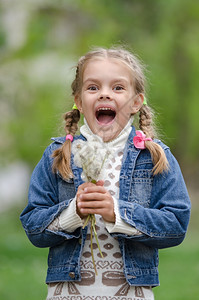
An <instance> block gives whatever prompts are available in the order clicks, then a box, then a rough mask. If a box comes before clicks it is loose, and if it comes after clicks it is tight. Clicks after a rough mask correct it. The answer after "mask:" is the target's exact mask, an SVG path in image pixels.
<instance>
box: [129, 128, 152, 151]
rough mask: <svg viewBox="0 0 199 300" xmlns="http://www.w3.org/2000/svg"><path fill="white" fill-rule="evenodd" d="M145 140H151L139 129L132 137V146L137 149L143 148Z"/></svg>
mask: <svg viewBox="0 0 199 300" xmlns="http://www.w3.org/2000/svg"><path fill="white" fill-rule="evenodd" d="M145 141H152V139H151V138H146V135H145V134H144V133H143V132H142V131H141V130H137V131H136V136H134V138H133V143H134V146H135V147H136V148H138V149H145V148H146V147H145Z"/></svg>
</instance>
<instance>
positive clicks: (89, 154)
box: [72, 135, 111, 274]
mask: <svg viewBox="0 0 199 300" xmlns="http://www.w3.org/2000/svg"><path fill="white" fill-rule="evenodd" d="M72 153H73V155H74V163H75V164H76V166H77V167H80V168H82V169H83V171H82V174H81V177H82V180H84V181H86V182H92V183H96V182H97V181H98V180H101V179H103V168H104V165H105V162H106V160H107V158H108V157H109V156H110V155H111V151H110V150H109V149H108V148H107V145H106V144H105V143H104V142H103V141H102V139H101V138H100V137H99V136H97V135H94V136H93V138H92V139H91V140H89V141H83V140H80V139H78V140H76V141H74V142H73V144H72ZM89 222H90V223H91V234H90V240H91V255H92V261H93V266H94V269H95V273H96V274H97V269H96V266H95V260H94V254H93V240H92V239H93V237H92V234H93V232H94V236H95V239H96V242H97V245H98V249H99V252H100V254H101V257H103V254H102V252H101V249H100V245H99V241H98V238H97V232H96V228H95V225H96V219H95V215H93V214H90V215H88V217H87V219H86V221H85V223H84V225H83V228H85V227H86V226H87V225H88V223H89Z"/></svg>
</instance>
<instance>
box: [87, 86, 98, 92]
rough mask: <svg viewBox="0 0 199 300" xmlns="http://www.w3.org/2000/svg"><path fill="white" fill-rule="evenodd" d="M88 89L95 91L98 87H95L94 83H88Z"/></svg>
mask: <svg viewBox="0 0 199 300" xmlns="http://www.w3.org/2000/svg"><path fill="white" fill-rule="evenodd" d="M88 90H89V91H97V90H98V87H97V86H96V85H90V86H89V87H88Z"/></svg>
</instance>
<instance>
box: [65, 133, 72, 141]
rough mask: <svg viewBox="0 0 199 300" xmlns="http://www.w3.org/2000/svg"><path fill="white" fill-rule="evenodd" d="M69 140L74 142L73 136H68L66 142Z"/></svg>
mask: <svg viewBox="0 0 199 300" xmlns="http://www.w3.org/2000/svg"><path fill="white" fill-rule="evenodd" d="M67 140H70V141H71V142H72V141H73V136H72V135H71V134H67V136H66V141H67Z"/></svg>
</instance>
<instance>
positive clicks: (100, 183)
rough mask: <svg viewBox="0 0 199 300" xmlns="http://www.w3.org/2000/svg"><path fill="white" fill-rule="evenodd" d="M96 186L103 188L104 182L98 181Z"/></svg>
mask: <svg viewBox="0 0 199 300" xmlns="http://www.w3.org/2000/svg"><path fill="white" fill-rule="evenodd" d="M96 185H98V186H103V185H104V180H99V181H97V182H96Z"/></svg>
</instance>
